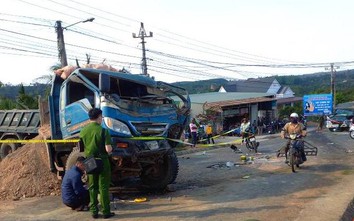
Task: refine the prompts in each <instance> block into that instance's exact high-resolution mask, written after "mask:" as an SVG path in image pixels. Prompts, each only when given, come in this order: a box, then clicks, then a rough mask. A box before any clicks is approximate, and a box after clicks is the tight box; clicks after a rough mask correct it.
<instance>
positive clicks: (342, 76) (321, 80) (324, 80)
mask: <svg viewBox="0 0 354 221" xmlns="http://www.w3.org/2000/svg"><path fill="white" fill-rule="evenodd" d="M268 78H269V77H268ZM271 78H276V79H277V80H278V82H279V83H280V84H281V85H282V86H289V87H290V88H291V89H292V90H293V91H294V92H295V96H298V97H302V96H303V95H305V94H321V93H330V91H331V87H330V85H331V74H330V73H329V72H326V73H314V74H305V75H291V76H273V77H271ZM228 82H229V81H227V80H225V79H220V78H218V79H210V80H202V81H183V82H175V83H172V85H175V86H179V87H182V88H185V89H186V90H187V91H188V92H189V94H196V93H206V92H213V91H218V90H219V88H220V86H222V85H226V84H227V83H228ZM335 86H336V92H337V95H336V98H338V99H337V101H338V102H337V103H341V102H346V101H352V100H354V70H346V71H338V72H337V73H336V74H335ZM19 89H20V85H15V86H8V85H5V86H3V87H1V88H0V98H1V97H5V98H9V99H15V98H16V96H17V95H18V92H19ZM49 89H50V85H46V84H39V83H37V84H33V85H31V86H25V92H26V94H28V95H31V96H37V95H41V96H45V94H46V91H48V90H49Z"/></svg>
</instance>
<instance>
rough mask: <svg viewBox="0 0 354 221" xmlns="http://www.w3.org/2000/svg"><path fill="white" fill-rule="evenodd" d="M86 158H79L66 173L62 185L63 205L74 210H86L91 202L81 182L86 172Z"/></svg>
mask: <svg viewBox="0 0 354 221" xmlns="http://www.w3.org/2000/svg"><path fill="white" fill-rule="evenodd" d="M84 160H85V158H84V157H78V158H77V160H76V164H75V165H74V166H72V167H71V168H70V169H69V170H68V171H66V172H65V175H64V178H63V182H62V184H61V196H62V200H63V203H64V204H65V205H67V206H68V207H71V209H73V210H77V211H82V210H85V209H86V208H87V206H88V204H89V202H90V197H89V192H88V190H87V189H86V188H85V187H84V184H83V182H82V180H81V177H82V175H83V174H84V171H85V165H84V163H83V162H84Z"/></svg>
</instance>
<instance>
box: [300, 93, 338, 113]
mask: <svg viewBox="0 0 354 221" xmlns="http://www.w3.org/2000/svg"><path fill="white" fill-rule="evenodd" d="M332 106H333V105H332V94H312V95H304V97H303V109H304V116H314V115H322V114H325V115H329V114H332Z"/></svg>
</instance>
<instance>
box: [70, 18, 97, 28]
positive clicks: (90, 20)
mask: <svg viewBox="0 0 354 221" xmlns="http://www.w3.org/2000/svg"><path fill="white" fill-rule="evenodd" d="M93 20H95V18H89V19H86V20H85V21H79V22H76V23H74V24H71V25H68V26H66V27H64V28H63V29H67V28H69V27H71V26H74V25H76V24H79V23H86V22H93Z"/></svg>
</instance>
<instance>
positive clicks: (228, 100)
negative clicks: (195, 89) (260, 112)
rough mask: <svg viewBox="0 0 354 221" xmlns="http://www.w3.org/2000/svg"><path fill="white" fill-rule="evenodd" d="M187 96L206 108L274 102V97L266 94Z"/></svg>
mask: <svg viewBox="0 0 354 221" xmlns="http://www.w3.org/2000/svg"><path fill="white" fill-rule="evenodd" d="M189 96H190V99H191V102H192V103H197V104H205V103H206V106H208V107H212V106H219V107H225V106H233V105H239V104H249V103H258V102H265V101H272V100H276V99H275V98H274V95H270V94H267V93H241V92H227V93H223V92H211V93H202V94H190V95H189Z"/></svg>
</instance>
